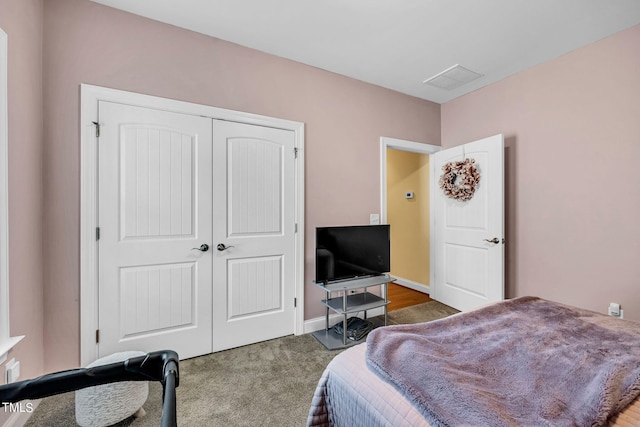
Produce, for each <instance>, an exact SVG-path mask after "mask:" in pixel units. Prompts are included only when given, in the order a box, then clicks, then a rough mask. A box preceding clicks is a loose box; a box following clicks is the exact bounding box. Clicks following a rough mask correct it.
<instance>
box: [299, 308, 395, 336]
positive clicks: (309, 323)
mask: <svg viewBox="0 0 640 427" xmlns="http://www.w3.org/2000/svg"><path fill="white" fill-rule="evenodd" d="M383 314H384V307H379V308H374V309H372V310H367V317H374V316H381V315H383ZM349 317H353V316H349ZM358 317H364V316H363V314H362V312H359V313H358ZM342 320H343V317H342V315H341V314H336V313H333V314H330V315H329V327H332V326H333V325H335V324H336V323H338V322H341V321H342ZM325 322H326V318H325V316H321V317H316V318H314V319H309V320H305V321H304V333H305V334H310V333H311V332H315V331H320V330H322V329H324V328H325Z"/></svg>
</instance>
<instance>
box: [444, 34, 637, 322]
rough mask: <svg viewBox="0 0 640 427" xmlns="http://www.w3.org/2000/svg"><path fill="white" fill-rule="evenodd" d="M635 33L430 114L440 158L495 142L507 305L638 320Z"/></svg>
mask: <svg viewBox="0 0 640 427" xmlns="http://www.w3.org/2000/svg"><path fill="white" fill-rule="evenodd" d="M639 46H640V26H635V27H632V28H630V29H628V30H625V31H622V32H620V33H618V34H615V35H613V36H610V37H608V38H606V39H603V40H601V41H599V42H597V43H594V44H592V45H589V46H586V47H584V48H581V49H578V50H575V51H573V52H571V53H569V54H566V55H564V56H561V57H559V58H557V59H555V60H552V61H549V62H547V63H544V64H542V65H539V66H537V67H534V68H531V69H529V70H526V71H524V72H521V73H519V74H517V75H514V76H512V77H510V78H507V79H505V80H503V81H500V82H498V83H495V84H493V85H490V86H488V87H486V88H483V89H480V90H477V91H475V92H473V93H471V94H468V95H466V96H463V97H461V98H458V99H456V100H453V101H450V102H448V103H446V104H444V105H442V145H443V146H444V147H445V148H448V147H452V146H455V145H459V144H462V143H465V142H468V141H472V140H475V139H479V138H482V137H485V136H489V135H493V134H497V133H503V134H504V135H505V138H506V146H507V148H506V190H507V191H506V193H507V194H506V202H507V211H506V217H507V224H506V226H507V230H506V234H507V236H506V239H507V255H506V258H507V272H506V274H507V295H508V296H509V297H515V296H522V295H538V296H541V297H543V298H548V299H552V300H556V301H559V302H563V303H567V304H572V305H576V306H580V307H584V308H588V309H592V310H595V311H599V312H602V313H606V310H607V307H608V305H609V302H618V303H620V304H622V308H623V309H624V311H625V313H624V315H625V318H628V319H635V320H640V293H639V292H638V287H639V283H640V282H639V279H638V278H639V277H640V262H639V260H640V221H638V219H639V218H640V191H639V189H640V174H638V165H637V164H638V159H639V158H640V139H639V138H640V120H639V117H640V96H639V95H640V54H639V52H640V51H639Z"/></svg>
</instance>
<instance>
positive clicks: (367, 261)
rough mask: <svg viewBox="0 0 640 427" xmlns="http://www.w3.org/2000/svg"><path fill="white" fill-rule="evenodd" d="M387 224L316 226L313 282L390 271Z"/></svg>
mask: <svg viewBox="0 0 640 427" xmlns="http://www.w3.org/2000/svg"><path fill="white" fill-rule="evenodd" d="M389 240H390V239H389V225H386V224H385V225H354V226H343V227H318V228H316V282H328V281H333V280H342V279H350V278H355V277H361V276H372V275H379V274H383V273H387V272H389V270H391V254H390V242H389Z"/></svg>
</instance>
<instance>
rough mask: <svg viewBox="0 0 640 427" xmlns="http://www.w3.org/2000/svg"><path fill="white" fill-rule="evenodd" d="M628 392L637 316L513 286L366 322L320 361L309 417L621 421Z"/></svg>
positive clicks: (458, 422)
mask: <svg viewBox="0 0 640 427" xmlns="http://www.w3.org/2000/svg"><path fill="white" fill-rule="evenodd" d="M487 338H489V341H490V343H489V344H487V341H486V339H487ZM483 340H484V341H483ZM478 342H483V343H485V344H484V345H478ZM491 343H493V344H491ZM452 349H453V351H452ZM532 349H533V350H532ZM503 350H505V351H503ZM505 357H506V359H505ZM387 359H393V360H392V361H391V362H392V363H391V364H386V362H387V361H388V360H387ZM505 360H506V361H505ZM394 364H395V365H394ZM594 366H595V367H594ZM539 368H541V369H539ZM537 370H541V371H542V373H541V374H540V375H536V371H537ZM403 375H404V377H403ZM407 375H408V378H407ZM494 383H495V384H494ZM425 384H426V386H425ZM488 384H489V385H491V386H501V387H502V390H497V391H495V390H492V389H491V387H490V386H489V385H488ZM581 384H583V385H581ZM498 388H500V387H498ZM416 389H420V390H416ZM563 389H566V390H563ZM563 393H565V394H564V395H563ZM638 394H640V323H637V322H632V321H627V320H620V319H614V318H611V317H609V316H605V315H601V314H598V313H595V312H591V311H587V310H581V309H577V308H574V307H569V306H565V305H562V304H557V303H554V302H550V301H545V300H542V299H539V298H534V297H522V298H516V299H513V300H508V301H503V302H500V303H497V304H492V305H490V306H487V307H483V308H480V309H478V310H474V311H471V312H467V313H460V314H456V315H454V316H450V317H448V318H445V319H441V320H437V321H434V322H428V323H424V324H418V325H399V326H389V327H385V328H379V329H377V330H375V331H373V332H372V333H371V334H370V335H369V337H368V339H367V342H366V343H364V344H361V345H357V346H355V347H352V348H350V349H348V350H346V351H344V352H342V353H341V354H339V355H337V356H336V357H335V358H334V359H333V361H332V362H331V363H330V364H329V365H328V366H327V368H326V370H325V371H324V373H323V375H322V377H321V379H320V381H319V382H318V386H317V388H316V391H315V394H314V396H313V400H312V404H311V408H310V411H309V417H308V421H307V426H309V427H325V426H326V427H328V426H336V427H340V426H344V427H358V426H362V427H375V426H393V427H420V426H425V427H429V426H430V427H439V426H446V425H450V426H483V425H487V426H492V427H494V426H502V425H504V426H563V425H566V426H582V425H594V426H616V427H622V426H625V427H630V426H639V425H640V401H639V399H638ZM474 405H475V406H474ZM549 408H552V409H551V410H550V409H549ZM443 411H444V412H443ZM509 411H511V412H509ZM513 411H516V412H518V413H517V414H515V415H514V414H513ZM465 417H466V418H465ZM527 417H531V418H527Z"/></svg>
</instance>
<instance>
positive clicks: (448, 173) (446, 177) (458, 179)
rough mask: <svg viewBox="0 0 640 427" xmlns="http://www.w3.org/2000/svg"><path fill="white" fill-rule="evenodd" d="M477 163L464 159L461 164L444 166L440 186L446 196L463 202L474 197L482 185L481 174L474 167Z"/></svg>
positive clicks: (450, 163) (451, 163) (446, 164)
mask: <svg viewBox="0 0 640 427" xmlns="http://www.w3.org/2000/svg"><path fill="white" fill-rule="evenodd" d="M475 162H476V160H475V159H464V160H462V161H459V162H448V163H445V164H444V166H442V175H440V180H439V181H438V185H439V186H440V188H442V191H443V192H444V195H445V196H447V197H451V198H452V199H455V200H461V201H466V200H469V199H471V198H472V197H473V194H474V193H475V192H476V188H478V184H479V183H480V172H478V169H477V168H476V167H475V166H474V165H473V164H474V163H475Z"/></svg>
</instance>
